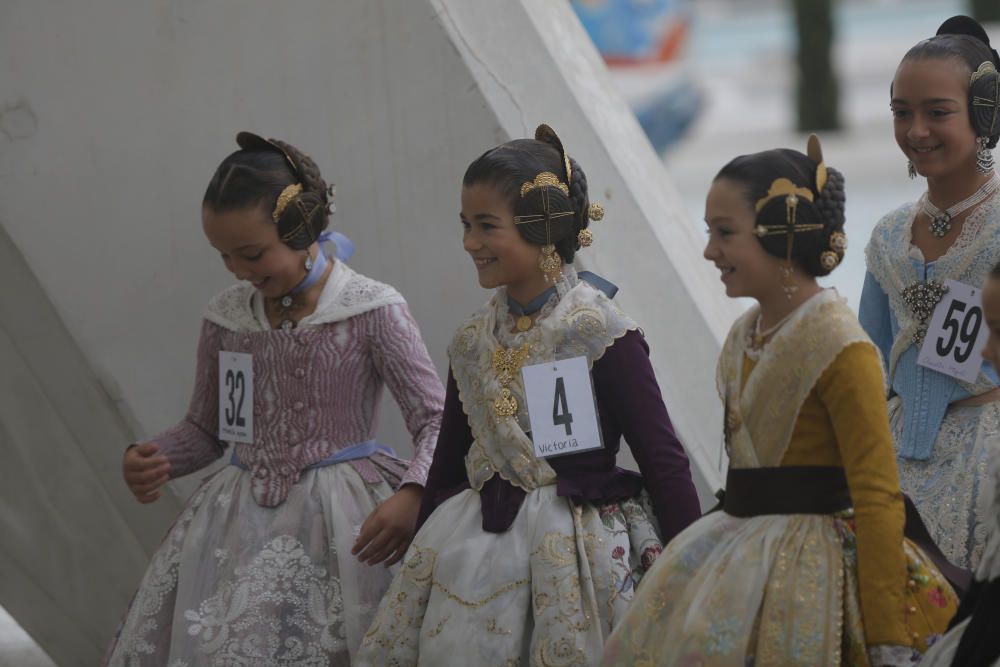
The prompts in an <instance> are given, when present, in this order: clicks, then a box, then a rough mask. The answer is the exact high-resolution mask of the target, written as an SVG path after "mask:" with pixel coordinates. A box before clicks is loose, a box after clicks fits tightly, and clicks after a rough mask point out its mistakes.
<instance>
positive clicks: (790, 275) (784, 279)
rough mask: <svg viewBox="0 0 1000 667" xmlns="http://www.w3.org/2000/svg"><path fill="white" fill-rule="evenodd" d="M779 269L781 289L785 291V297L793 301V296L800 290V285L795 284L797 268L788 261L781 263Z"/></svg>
mask: <svg viewBox="0 0 1000 667" xmlns="http://www.w3.org/2000/svg"><path fill="white" fill-rule="evenodd" d="M778 271H779V272H780V273H781V289H783V290H784V291H785V298H787V299H788V300H789V301H791V300H792V296H793V295H794V294H795V293H796V292H798V291H799V286H798V285H796V284H795V269H794V268H793V267H792V263H791V262H788V263H787V264H782V265H780V266H779V267H778Z"/></svg>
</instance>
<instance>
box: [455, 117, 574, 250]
mask: <svg viewBox="0 0 1000 667" xmlns="http://www.w3.org/2000/svg"><path fill="white" fill-rule="evenodd" d="M542 127H545V128H546V129H547V130H548V132H545V131H543V130H542ZM535 136H537V137H541V138H539V139H515V140H513V141H508V142H507V143H505V144H501V145H500V146H497V147H496V148H491V149H490V150H488V151H486V152H485V153H483V154H482V155H480V156H479V157H478V158H476V159H475V160H473V162H472V164H470V165H469V168H468V169H466V170H465V176H464V177H463V178H462V185H463V186H470V185H476V184H480V183H483V184H488V185H493V186H495V187H497V188H498V189H499V191H500V192H501V194H502V195H503V196H504V197H506V198H507V200H508V201H509V202H510V207H511V210H513V211H514V215H515V216H539V220H538V221H537V222H527V223H523V224H519V225H517V231H518V232H519V233H520V234H521V238H523V239H524V240H525V241H527V242H528V243H531V244H533V245H545V244H546V243H548V242H549V240H551V242H552V244H553V245H555V247H556V252H557V253H559V256H560V257H561V258H562V260H563V261H564V262H566V263H567V264H570V263H572V262H573V258H574V257H575V256H576V251H577V250H579V249H580V242H579V240H578V239H577V235H578V234H579V233H580V230H583V229H586V228H587V225H588V224H589V218H588V217H587V211H588V208H589V207H590V200H589V199H588V197H587V176H586V174H584V173H583V169H582V168H581V167H580V164H579V163H578V162H577V161H576V160H574V159H573V158H571V157H568V156H567V159H568V160H569V163H570V171H571V172H572V175H571V177H570V179H569V183H568V185H569V196H568V197H567V196H566V195H565V194H564V193H563V192H562V190H560V189H559V188H557V187H554V186H543V187H539V188H535V189H533V190H531V191H530V192H528V193H527V194H526V195H525V196H524V197H522V196H521V186H522V185H523V184H524V183H530V182H532V181H533V180H534V179H535V177H536V176H537V175H538V174H540V173H541V172H543V171H547V172H550V173H552V174H555V175H556V177H557V178H558V179H559V181H560V182H561V183H566V166H565V162H564V161H563V155H564V152H563V148H562V143H561V142H560V141H559V138H558V137H557V136H556V135H555V132H552V131H551V130H550V129H548V128H547V126H541V127H539V130H538V132H536V135H535ZM546 197H547V198H548V208H549V213H550V214H551V215H555V214H558V213H572V215H567V216H563V217H552V218H551V219H550V222H549V237H548V239H549V240H547V239H546V231H545V227H546V223H545V220H544V217H543V216H544V212H545V199H546Z"/></svg>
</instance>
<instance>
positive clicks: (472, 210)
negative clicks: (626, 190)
mask: <svg viewBox="0 0 1000 667" xmlns="http://www.w3.org/2000/svg"><path fill="white" fill-rule="evenodd" d="M602 215H603V209H602V208H600V207H599V206H598V205H597V204H589V203H588V197H587V180H586V177H585V176H584V173H583V170H582V169H581V168H580V165H579V163H577V162H576V160H573V159H572V158H570V157H569V156H568V155H566V153H565V151H564V150H563V147H562V143H561V142H560V140H559V138H558V137H557V136H556V135H555V133H554V132H553V131H552V130H551V129H550V128H549V127H548V126H546V125H542V126H540V127H539V128H538V130H537V131H536V133H535V139H521V140H515V141H511V142H508V143H506V144H503V145H501V146H498V147H496V148H493V149H491V150H489V151H487V152H486V153H484V154H483V155H482V156H481V157H479V158H478V159H477V160H475V161H474V162H473V163H472V164H471V165H470V166H469V168H468V170H467V171H466V172H465V178H464V180H463V187H462V212H461V220H462V227H463V229H464V234H463V238H464V246H465V250H466V252H468V253H469V255H471V257H472V260H473V262H474V263H475V266H476V270H477V272H478V274H479V284H480V285H482V286H483V287H485V288H497V291H496V293H495V295H494V296H493V298H492V299H491V300H490V301H489V302H488V303H487V304H486V305H485V306H484V307H483V308H481V309H480V310H479V311H478V312H476V313H475V314H474V315H473V316H472V317H471V318H469V319H468V320H467V321H466V322H465V324H463V325H462V326H461V327H460V328H459V330H458V333H457V334H456V335H455V338H454V340H453V341H452V343H451V345H450V347H449V349H448V353H449V359H450V361H451V373H450V375H449V378H448V384H447V392H446V399H445V416H444V417H443V419H442V429H441V438H440V439H439V441H438V448H437V451H436V453H435V456H434V463H433V465H432V466H431V472H430V474H429V476H428V481H427V487H426V490H425V493H424V502H423V506H422V508H421V520H422V521H423V526H422V528H421V529H420V530H419V532H418V533H417V536H416V537H415V538H414V542H413V544H412V546H411V547H410V551H409V552H408V554H407V556H406V558H405V560H404V562H403V565H402V567H401V569H400V572H399V573H398V574H397V575H396V578H395V580H394V581H393V583H392V586H391V587H390V589H389V592H388V593H387V594H386V596H385V598H384V599H383V601H382V604H381V606H380V607H379V611H378V614H377V615H376V618H375V621H374V623H373V624H372V626H371V629H370V630H369V632H368V634H367V635H366V636H365V639H364V643H363V646H362V650H361V651H360V652H359V654H358V661H357V662H358V664H360V665H370V666H381V665H417V664H420V665H435V667H446V666H448V665H456V666H457V665H461V666H462V667H465V666H466V665H515V664H518V665H525V666H527V665H538V666H541V665H556V664H558V665H563V664H565V665H571V664H572V665H594V664H596V662H597V660H598V659H599V656H600V654H601V647H602V646H603V644H604V640H605V639H606V638H607V636H608V634H609V633H610V631H611V629H612V628H613V627H614V625H615V624H616V623H617V622H618V621H619V620H620V619H621V617H622V613H623V612H624V610H625V609H626V608H627V606H628V604H629V602H630V601H631V599H632V596H633V594H634V586H635V584H636V582H637V581H638V580H639V578H640V577H641V576H642V573H643V572H644V571H645V570H646V568H648V567H649V566H650V564H651V563H652V561H653V559H655V557H656V556H657V554H658V553H659V552H660V551H661V548H662V547H661V545H662V544H663V543H665V542H666V541H668V540H669V539H670V538H671V537H673V536H674V535H675V534H676V533H678V532H679V531H680V530H681V529H683V528H684V527H685V526H686V525H688V524H689V523H690V522H691V521H693V520H694V519H695V518H696V517H697V516H698V513H699V511H698V501H697V497H696V495H695V490H694V485H693V483H692V481H691V477H690V471H689V468H688V461H687V457H686V456H685V454H684V452H683V449H682V447H681V444H680V443H679V442H678V440H677V438H676V437H675V436H674V433H673V431H672V429H671V425H670V421H669V419H668V417H667V412H666V409H665V408H664V406H663V402H662V399H661V397H660V391H659V387H658V385H657V383H656V378H655V377H654V376H653V371H652V368H651V367H650V363H649V359H648V348H647V346H646V342H645V340H644V339H643V337H642V334H641V333H640V332H639V330H638V328H637V326H636V324H635V322H633V321H632V320H631V319H630V318H629V317H628V316H627V315H625V314H624V313H623V312H622V311H621V310H619V309H618V307H617V306H615V304H614V302H613V301H612V300H611V297H612V296H613V295H614V293H615V291H616V288H615V287H614V286H613V285H611V284H610V283H608V282H607V281H605V280H603V279H601V278H599V277H597V276H594V275H592V274H588V273H585V272H581V273H577V272H576V271H575V270H574V269H573V267H572V261H573V258H574V255H575V253H576V251H577V250H578V249H579V248H581V247H585V246H589V245H590V244H591V241H592V237H591V232H590V230H588V229H587V225H588V216H589V217H590V219H595V220H596V219H600V218H601V217H602ZM581 364H582V367H583V377H582V381H581V380H580V378H579V376H578V375H577V376H575V377H576V378H577V379H576V380H573V379H572V378H573V377H574V375H573V368H574V367H576V368H579V366H580V365H581ZM539 370H540V371H541V372H540V373H539V372H535V373H533V372H532V371H539ZM522 371H524V372H523V373H522ZM588 371H589V372H588ZM564 374H565V377H563V375H564ZM591 379H592V380H593V382H592V383H591V381H590V380H591ZM595 404H596V414H595V409H594V408H595ZM622 435H624V436H625V439H626V440H627V442H628V444H629V446H630V447H631V449H632V452H633V453H634V455H635V459H636V461H638V463H639V468H640V470H641V471H642V476H641V477H640V476H639V475H636V474H634V473H629V472H626V471H623V470H621V469H618V468H616V467H615V455H616V454H617V452H618V447H619V440H620V438H621V436H622ZM602 442H603V447H602V446H601V445H602ZM567 450H569V451H570V453H565V452H566V451H567ZM553 451H555V452H557V453H560V454H563V455H560V456H550V454H549V453H550V452H553ZM644 490H645V491H646V492H648V495H647V494H646V493H644ZM650 498H651V500H652V502H651V505H652V511H651V509H650V505H649V502H648V501H649V499H650Z"/></svg>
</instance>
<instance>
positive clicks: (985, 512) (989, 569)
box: [920, 456, 1000, 667]
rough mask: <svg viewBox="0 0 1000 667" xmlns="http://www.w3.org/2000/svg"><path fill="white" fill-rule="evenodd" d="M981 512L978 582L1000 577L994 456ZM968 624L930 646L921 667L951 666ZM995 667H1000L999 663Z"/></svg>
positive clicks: (998, 461)
mask: <svg viewBox="0 0 1000 667" xmlns="http://www.w3.org/2000/svg"><path fill="white" fill-rule="evenodd" d="M979 510H980V514H981V515H982V516H983V517H986V545H985V547H984V548H983V555H982V558H980V560H979V566H978V567H977V568H976V579H978V580H979V581H990V580H992V579H996V578H997V577H1000V456H994V457H993V458H992V459H991V460H990V462H989V474H988V475H987V477H986V478H985V479H984V480H983V483H982V491H981V493H980V498H979ZM968 624H969V621H968V619H966V620H965V621H963V622H962V623H960V624H959V625H956V626H955V627H954V628H952V629H951V630H949V631H948V634H946V635H945V636H944V637H942V638H941V640H940V641H938V642H937V643H935V644H934V645H933V646H931V647H930V649H929V650H928V651H927V653H926V654H924V657H923V659H922V660H921V661H920V665H921V667H924V666H925V665H928V666H929V667H951V664H952V660H953V658H954V657H955V652H956V651H957V650H958V644H959V642H960V641H961V640H962V634H963V633H964V632H965V628H966V626H967V625H968ZM993 665H994V667H1000V660H997V661H995V662H994V663H993Z"/></svg>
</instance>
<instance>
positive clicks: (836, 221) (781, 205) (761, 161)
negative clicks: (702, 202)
mask: <svg viewBox="0 0 1000 667" xmlns="http://www.w3.org/2000/svg"><path fill="white" fill-rule="evenodd" d="M810 153H811V154H813V156H812V157H810V156H809V155H805V154H803V153H800V152H799V151H796V150H791V149H788V148H777V149H773V150H768V151H762V152H760V153H753V154H750V155H741V156H739V157H737V158H734V159H733V160H731V161H730V162H729V163H728V164H726V166H724V167H723V168H722V169H721V170H719V173H718V174H717V175H716V176H715V180H720V179H725V180H729V181H733V182H735V183H738V184H740V185H742V186H743V187H744V188H745V192H746V195H745V197H746V202H747V206H748V207H749V208H750V210H751V211H754V212H755V215H756V220H755V222H754V229H755V234H756V236H757V240H758V241H759V242H760V244H761V245H762V246H763V247H764V250H765V251H767V253H768V254H770V255H773V256H775V257H778V258H780V259H789V252H790V259H791V261H792V262H794V263H796V264H798V265H799V266H800V267H801V268H802V269H803V270H804V271H805V272H806V273H808V274H809V275H811V276H825V275H827V274H829V273H830V272H831V271H833V269H834V268H836V267H837V266H838V265H839V264H840V261H841V260H842V259H843V258H844V252H845V250H846V249H847V237H846V235H845V234H844V231H843V230H844V204H845V201H846V196H845V192H844V176H843V174H841V173H840V172H839V171H837V170H836V169H833V168H832V167H828V166H826V165H825V164H824V162H823V157H822V152H821V151H820V148H819V140H818V139H816V138H815V135H814V136H813V137H811V138H810ZM782 181H787V182H788V183H782ZM794 192H800V193H802V194H803V195H805V196H796V195H793V193H794ZM792 197H794V218H792V221H794V230H793V229H792V228H790V226H789V221H790V217H789V203H790V202H789V199H790V198H792ZM762 230H768V231H767V232H766V233H760V232H761V231H762ZM771 230H773V231H771ZM789 247H790V251H789ZM834 258H835V259H834Z"/></svg>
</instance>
